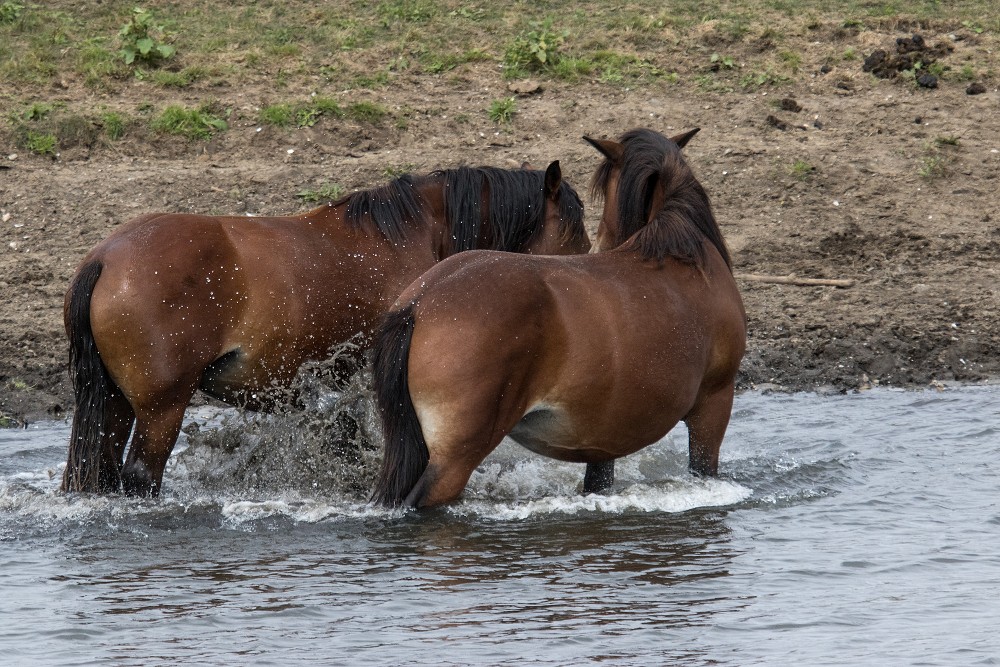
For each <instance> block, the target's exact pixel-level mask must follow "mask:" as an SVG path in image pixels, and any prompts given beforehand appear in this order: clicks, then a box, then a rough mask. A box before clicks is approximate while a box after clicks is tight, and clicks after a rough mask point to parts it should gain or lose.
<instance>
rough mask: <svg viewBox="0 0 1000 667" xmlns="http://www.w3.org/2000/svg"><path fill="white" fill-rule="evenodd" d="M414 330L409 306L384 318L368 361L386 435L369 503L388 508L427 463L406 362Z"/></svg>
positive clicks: (410, 486) (401, 498) (400, 498)
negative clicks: (372, 501)
mask: <svg viewBox="0 0 1000 667" xmlns="http://www.w3.org/2000/svg"><path fill="white" fill-rule="evenodd" d="M413 326H414V318H413V305H412V304H411V305H409V306H407V307H406V308H403V309H402V310H397V311H394V312H391V313H389V314H388V315H386V316H385V319H384V320H383V321H382V326H381V327H380V328H379V331H378V334H377V335H376V337H375V349H374V355H373V360H372V367H373V368H372V370H373V375H374V376H375V377H374V380H375V397H376V399H377V400H378V409H379V413H380V415H381V417H382V429H383V432H384V434H385V456H384V457H383V459H382V471H381V472H380V473H379V478H378V482H377V483H376V485H375V492H374V493H373V494H372V500H374V501H375V502H377V503H380V504H382V505H389V506H392V507H395V506H398V505H402V504H403V502H404V501H405V500H406V497H407V496H408V495H409V494H410V491H412V490H413V487H415V486H416V484H417V482H418V481H419V480H420V477H421V475H423V474H424V470H425V469H426V468H427V462H428V460H429V459H430V454H429V453H428V452H427V443H426V442H424V434H423V432H422V431H421V430H420V422H419V421H418V420H417V413H416V411H415V410H414V409H413V401H412V400H411V398H410V383H409V378H408V373H407V362H408V360H409V357H410V341H411V340H412V338H413Z"/></svg>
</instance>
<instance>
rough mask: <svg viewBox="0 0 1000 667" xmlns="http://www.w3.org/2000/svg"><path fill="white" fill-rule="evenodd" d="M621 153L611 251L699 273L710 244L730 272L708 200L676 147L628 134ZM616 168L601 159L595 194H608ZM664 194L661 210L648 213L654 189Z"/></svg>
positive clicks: (642, 132) (644, 133)
mask: <svg viewBox="0 0 1000 667" xmlns="http://www.w3.org/2000/svg"><path fill="white" fill-rule="evenodd" d="M619 141H620V143H621V144H622V146H623V148H624V151H623V154H622V157H621V171H620V172H619V175H618V192H617V195H618V211H617V213H618V229H617V232H618V238H616V239H614V245H615V247H622V248H623V249H626V250H635V251H637V252H639V253H640V254H641V256H642V257H643V259H655V260H657V261H663V259H664V258H665V257H673V258H675V259H678V260H680V261H682V262H686V263H689V264H693V265H695V266H698V267H701V266H703V264H704V262H705V248H704V245H703V240H704V239H706V238H707V239H708V240H709V241H711V242H712V244H713V245H714V246H715V247H716V249H717V250H718V251H719V254H720V255H722V259H724V260H725V262H726V264H727V265H728V266H729V267H730V269H731V268H732V260H731V258H730V256H729V251H728V250H727V249H726V243H725V241H724V240H723V238H722V230H720V229H719V225H718V223H716V221H715V216H714V215H713V214H712V205H711V202H710V201H709V199H708V194H707V193H706V192H705V189H704V188H703V187H702V185H701V183H699V182H698V179H697V178H695V176H694V173H693V172H692V171H691V168H690V167H689V166H688V165H687V162H685V160H684V156H683V155H682V154H681V149H680V147H679V146H678V145H677V144H675V143H674V142H673V141H671V140H670V139H668V138H666V137H664V136H663V135H661V134H659V133H658V132H654V131H653V130H648V129H644V128H640V129H635V130H630V131H628V132H626V133H625V134H624V135H622V136H621V138H620V139H619ZM614 167H615V163H614V162H613V161H612V160H610V159H605V160H604V162H603V163H601V166H600V167H598V169H597V172H596V173H595V174H594V181H593V185H592V191H593V193H594V194H595V195H596V196H598V197H602V196H604V195H605V193H606V192H607V188H608V184H609V181H610V179H611V174H612V172H613V170H614ZM656 187H662V188H663V191H664V195H665V197H664V203H663V207H662V208H661V209H660V210H659V211H651V210H649V209H650V206H651V205H652V201H653V196H654V194H655V188H656Z"/></svg>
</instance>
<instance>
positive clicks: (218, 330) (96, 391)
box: [62, 161, 590, 496]
mask: <svg viewBox="0 0 1000 667" xmlns="http://www.w3.org/2000/svg"><path fill="white" fill-rule="evenodd" d="M525 166H527V165H525ZM473 248H492V249H495V250H498V251H511V252H521V253H532V254H534V253H540V254H560V253H580V252H587V251H588V250H589V249H590V239H589V238H588V236H587V232H586V229H585V228H584V225H583V204H582V203H581V201H580V198H579V197H578V195H577V194H576V192H575V191H574V190H573V189H572V188H571V187H570V186H569V185H567V184H566V183H565V182H563V180H562V173H561V170H560V167H559V163H558V161H556V162H553V163H552V164H550V165H549V167H548V169H546V170H545V171H544V172H542V171H535V170H530V169H526V168H523V169H517V170H506V169H498V168H494V167H480V168H469V167H462V168H459V169H452V170H441V171H435V172H433V173H430V174H428V175H424V176H413V175H404V176H401V177H399V178H397V179H395V180H393V181H391V182H389V183H386V184H384V185H382V186H380V187H376V188H374V189H371V190H365V191H361V192H356V193H353V194H351V195H348V196H346V197H344V198H342V199H340V200H339V201H335V202H331V203H329V204H327V205H325V206H321V207H319V208H316V209H314V210H312V211H309V212H307V213H303V214H299V215H293V216H281V217H236V216H232V217H224V216H204V215H190V214H180V213H159V214H151V215H144V216H141V217H139V218H136V219H134V220H131V221H129V222H128V223H126V224H124V225H123V226H122V227H120V228H119V229H117V230H116V231H115V232H113V233H112V234H111V235H110V236H109V237H108V238H107V239H105V240H104V241H103V242H101V243H100V244H98V245H97V246H96V247H95V248H94V249H93V250H91V251H90V253H89V254H88V255H87V256H86V257H85V258H84V259H83V261H82V263H81V265H80V268H79V269H78V270H77V272H76V275H75V277H74V278H73V279H72V282H71V284H70V287H69V289H68V291H67V293H66V299H65V304H64V319H65V325H66V332H67V335H68V337H69V341H70V374H71V376H72V379H73V386H74V391H75V403H76V410H75V412H74V415H73V427H72V433H71V436H70V444H69V453H68V457H67V458H68V460H67V464H66V471H65V474H64V476H63V480H62V490H64V491H88V492H100V493H108V492H119V491H124V492H125V493H126V494H130V495H151V496H155V495H157V494H158V493H159V490H160V485H161V482H162V477H163V469H164V466H165V465H166V462H167V458H168V457H169V455H170V452H171V450H172V449H173V447H174V444H175V441H176V439H177V436H178V433H179V430H180V427H181V422H182V419H183V416H184V411H185V408H186V407H187V405H188V403H189V402H190V400H191V398H192V396H193V395H194V393H195V391H196V390H198V389H200V390H202V391H204V392H205V393H207V394H209V395H211V396H214V397H216V398H218V399H221V400H223V401H226V402H229V403H235V404H241V405H244V406H245V407H248V408H250V409H266V408H267V407H268V405H269V404H268V389H269V388H272V387H274V386H287V385H288V384H289V383H290V382H291V380H292V379H293V377H294V376H295V373H296V371H297V370H298V369H299V367H300V366H301V365H302V364H303V363H304V362H305V361H307V360H316V359H322V358H324V357H325V356H326V355H327V354H328V353H329V351H330V350H331V348H333V347H334V346H336V345H338V344H340V343H343V342H344V341H347V340H348V339H352V337H355V336H356V335H357V334H359V333H360V335H361V339H362V347H364V345H366V344H367V343H368V342H370V339H371V336H372V334H373V332H374V329H375V327H376V326H377V324H378V321H379V318H380V316H381V315H382V313H384V312H385V311H386V310H387V309H388V308H389V307H390V306H391V305H392V303H393V301H394V300H395V299H396V297H397V296H398V295H399V293H400V292H401V291H402V290H403V288H404V287H406V286H407V285H408V284H410V282H411V281H413V280H414V278H416V277H417V276H419V275H420V274H421V273H423V272H424V271H426V270H427V269H428V268H430V267H431V266H432V265H433V264H434V263H435V262H438V261H440V260H442V259H443V258H445V257H448V256H449V255H453V254H455V253H459V252H462V251H466V250H469V249H473ZM133 424H134V427H135V428H134V432H133ZM130 433H131V446H130V447H128V458H127V459H124V461H123V457H124V456H125V451H126V445H127V443H128V441H129V435H130Z"/></svg>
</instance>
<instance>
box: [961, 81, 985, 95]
mask: <svg viewBox="0 0 1000 667" xmlns="http://www.w3.org/2000/svg"><path fill="white" fill-rule="evenodd" d="M985 92H986V86H984V85H983V84H981V83H979V82H978V81H977V82H976V83H970V84H969V87H968V88H966V89H965V94H966V95H982V94H983V93H985Z"/></svg>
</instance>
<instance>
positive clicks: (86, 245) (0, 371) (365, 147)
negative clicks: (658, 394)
mask: <svg viewBox="0 0 1000 667" xmlns="http://www.w3.org/2000/svg"><path fill="white" fill-rule="evenodd" d="M902 34H903V33H894V32H889V31H886V32H885V33H883V34H879V33H873V32H865V33H861V34H860V35H854V36H851V35H848V36H846V37H845V36H844V35H835V36H831V37H830V38H831V39H834V38H835V39H841V40H847V41H845V42H844V45H845V46H846V45H849V44H850V45H853V46H854V47H855V48H857V50H858V53H859V54H868V53H870V52H872V51H873V50H874V49H875V48H879V47H882V48H887V47H888V46H889V45H891V44H893V42H894V40H895V38H896V37H898V36H900V35H902ZM924 35H925V38H926V39H927V41H928V42H930V43H939V42H942V41H950V43H951V46H952V47H953V50H952V51H950V52H949V53H948V55H947V56H945V60H946V59H953V61H954V62H955V63H956V64H957V63H960V62H962V61H963V59H965V60H969V59H972V58H981V59H985V60H986V61H988V60H989V58H990V56H989V55H987V54H986V53H985V50H986V49H987V47H989V46H990V45H988V44H985V45H984V44H982V43H980V42H979V41H978V38H977V36H975V35H971V34H970V35H952V36H948V35H945V34H940V35H938V34H933V33H924ZM956 37H957V39H956ZM851 40H853V41H851ZM751 46H752V45H751ZM747 48H748V49H751V50H750V51H748V52H746V53H743V54H741V59H747V60H749V59H752V57H753V53H752V48H751V47H750V46H748V47H747ZM731 50H732V49H731ZM802 50H803V52H805V53H806V54H807V55H808V53H809V45H808V44H803V45H802ZM807 62H808V61H807ZM824 70H827V71H824ZM985 83H986V84H987V85H986V91H985V92H984V93H982V94H978V95H969V94H967V92H966V88H967V85H968V82H961V83H960V82H957V81H942V82H941V83H940V85H939V87H937V88H936V89H926V88H919V87H917V86H916V85H915V84H914V83H913V82H908V81H903V80H900V79H898V78H897V79H892V80H879V79H875V78H873V77H872V76H871V75H869V74H866V73H864V72H862V71H861V61H860V60H854V61H844V62H836V63H834V64H833V66H832V67H830V66H829V65H827V67H825V68H823V69H820V67H819V62H817V63H816V65H815V66H812V65H808V64H807V65H804V66H803V70H802V72H801V74H800V76H799V77H798V79H797V80H796V81H794V82H791V83H789V84H786V85H783V86H780V87H767V88H762V89H759V90H754V91H745V90H738V92H726V91H716V92H706V91H704V90H702V89H700V88H699V87H698V86H697V85H695V84H694V83H693V82H691V81H689V80H682V81H681V82H680V83H677V84H672V83H667V82H662V83H655V84H652V85H648V86H643V87H642V88H641V89H637V90H629V89H626V88H624V87H609V86H607V85H600V84H596V83H595V84H589V83H583V84H579V83H578V84H573V85H568V84H562V83H558V82H546V81H543V82H542V89H541V90H540V91H538V92H535V93H532V94H529V95H523V96H520V97H519V98H518V100H517V115H516V116H515V119H514V122H513V123H512V124H511V125H509V126H497V125H495V124H493V123H491V122H490V121H489V119H488V118H487V116H486V113H485V111H484V110H485V108H486V107H487V106H489V104H490V102H491V101H493V100H495V99H498V98H501V97H504V96H508V95H511V94H512V93H510V92H509V91H508V89H507V86H508V82H506V81H504V80H502V79H501V78H500V76H499V74H498V73H497V71H496V68H495V66H490V65H489V64H477V65H470V66H467V68H466V69H464V70H461V71H460V72H458V74H457V75H456V73H455V72H452V73H450V74H449V75H448V79H447V80H445V79H440V78H436V77H427V76H424V77H412V78H406V77H405V76H404V77H402V78H401V79H400V80H399V81H398V82H396V83H395V84H394V85H392V86H390V87H386V88H384V89H380V90H361V91H347V92H340V91H338V92H337V93H336V95H337V97H338V98H339V99H341V100H342V101H343V102H348V101H355V100H363V99H366V100H373V101H377V102H379V103H381V104H384V105H386V106H387V107H388V108H390V109H391V110H393V111H394V112H395V113H397V116H396V117H397V118H400V117H404V116H402V114H405V119H406V127H405V128H403V129H401V128H400V127H398V126H397V123H395V122H393V121H392V120H387V121H386V122H385V123H383V124H382V125H381V126H371V125H367V124H363V123H356V122H353V121H348V120H331V119H322V120H321V121H320V122H319V123H318V124H317V125H316V126H314V127H311V128H305V129H297V130H279V129H275V128H270V127H263V128H262V127H261V126H260V125H259V124H258V123H257V120H256V118H257V111H258V107H259V105H260V104H261V101H262V100H264V99H268V91H267V90H265V89H261V90H253V89H246V88H240V89H221V90H219V89H213V90H212V91H211V96H213V97H216V98H218V99H220V100H221V101H222V103H223V104H224V105H225V106H231V107H232V108H233V109H234V111H233V115H232V117H231V118H230V129H229V131H228V132H225V133H224V134H222V135H220V136H218V137H216V138H215V139H213V140H212V141H210V142H197V141H195V142H188V141H186V140H183V139H177V138H172V137H157V136H150V135H142V136H138V135H136V136H133V135H130V136H127V137H126V138H125V139H124V140H122V141H119V142H115V143H113V144H108V143H106V142H100V141H96V140H93V139H92V138H90V139H88V138H87V137H85V136H84V137H81V139H80V143H78V144H77V145H72V146H66V145H64V146H61V149H60V154H59V156H58V157H57V158H56V159H50V158H45V157H38V156H34V155H31V154H26V152H25V151H19V150H17V149H15V148H14V147H13V142H12V139H11V137H9V136H7V137H5V136H3V135H2V134H0V152H2V155H0V158H2V159H0V217H2V222H0V300H2V303H3V305H4V307H3V309H2V311H0V413H3V414H6V415H9V416H13V417H16V418H17V419H19V420H35V419H40V418H52V417H59V416H62V415H63V414H64V413H66V412H67V411H69V410H71V409H72V394H71V390H70V386H69V382H68V378H67V374H66V358H67V346H66V342H65V339H64V333H63V327H62V300H63V293H64V291H65V289H66V286H67V284H68V281H69V279H70V276H71V275H72V273H73V271H74V269H75V267H76V265H77V263H78V262H79V260H80V259H81V257H82V256H83V255H84V253H85V252H86V251H87V250H88V249H90V248H91V247H92V246H94V245H95V244H96V243H98V242H99V241H100V240H101V239H102V238H104V237H105V236H106V235H107V234H108V233H109V232H111V230H113V229H114V228H115V227H116V226H117V225H120V224H122V223H123V222H125V221H126V220H128V219H129V218H131V217H134V216H136V215H138V214H140V213H145V212H150V211H192V212H203V213H210V214H222V213H236V214H243V213H248V214H260V213H264V214H266V213H286V212H294V211H298V210H304V209H307V208H309V207H311V204H306V203H304V202H302V201H301V200H300V199H299V198H297V197H296V193H297V192H299V191H301V190H303V189H305V188H316V187H318V186H319V185H321V184H323V183H329V182H334V183H339V184H341V185H342V186H344V187H345V188H346V189H347V190H351V189H356V188H364V187H370V186H372V185H376V184H378V183H381V182H383V181H385V180H386V179H387V178H388V176H387V173H390V172H387V170H399V169H407V170H411V171H415V172H422V171H428V170H432V169H435V168H441V167H451V166H455V165H457V164H460V163H466V164H471V165H480V164H490V165H498V166H513V165H516V164H519V163H520V162H521V161H522V160H529V161H531V162H532V163H533V164H535V165H536V166H544V165H545V164H546V163H547V162H548V161H549V160H553V159H559V160H561V161H562V166H563V173H564V176H565V177H566V179H567V180H568V181H569V182H570V183H571V184H573V185H574V186H575V187H576V188H577V189H578V190H579V191H580V192H581V194H584V195H585V193H586V191H587V189H588V185H589V180H590V176H591V173H592V171H593V169H594V168H595V167H596V165H597V164H598V161H599V156H598V154H597V153H596V152H595V151H594V150H593V149H592V148H590V147H589V146H587V145H586V144H585V143H584V142H583V141H582V140H581V138H580V137H581V135H583V134H588V135H593V136H615V135H617V134H619V133H621V132H622V131H624V130H627V129H629V128H632V127H635V126H648V127H652V128H654V129H657V130H660V131H662V132H665V133H668V132H674V131H680V130H684V129H688V128H691V127H700V128H701V129H702V131H701V133H700V134H699V135H698V136H697V137H696V138H695V139H694V140H693V141H692V142H691V144H690V145H689V146H688V148H687V149H686V152H687V155H688V157H689V159H690V162H691V164H692V165H693V167H694V169H695V171H696V173H697V174H698V175H699V177H700V179H701V180H702V182H703V183H704V185H705V187H706V189H707V190H708V192H709V194H710V195H711V196H712V198H713V203H714V206H715V209H716V214H717V217H718V219H719V220H720V222H721V223H722V225H723V230H724V232H725V234H726V237H727V240H728V242H729V244H730V247H731V249H732V251H733V254H734V259H735V267H736V271H737V273H738V274H740V275H741V276H742V275H743V274H768V275H780V276H787V275H794V276H798V277H810V278H836V279H851V280H853V281H855V282H854V285H853V286H852V287H849V288H834V287H809V286H795V285H776V284H768V283H760V282H752V281H749V280H747V279H745V278H742V277H741V278H740V285H741V288H742V290H743V295H744V299H745V302H746V307H747V313H748V317H749V323H750V328H749V330H750V333H749V336H750V339H749V348H748V352H747V355H746V357H745V360H744V363H743V371H742V374H741V383H742V385H743V386H744V387H752V386H756V387H765V388H766V387H772V388H774V387H784V388H790V389H818V388H823V389H829V388H833V389H835V390H849V389H856V388H865V387H868V386H871V385H873V384H883V385H895V386H908V387H912V386H926V385H927V384H929V383H934V382H950V381H962V382H977V381H985V380H988V379H990V378H993V377H996V376H997V374H998V371H1000V286H998V277H1000V275H998V270H1000V262H998V257H1000V213H998V212H997V210H996V208H997V204H998V202H1000V195H998V194H997V192H998V189H1000V179H998V175H1000V104H998V102H1000V95H998V92H997V90H996V86H995V84H994V83H991V82H989V81H986V82H985ZM61 86H64V87H59V88H57V89H55V90H54V91H53V94H52V96H53V97H54V98H55V99H57V100H60V101H63V102H65V103H66V104H67V105H74V104H76V105H80V106H86V105H91V106H93V105H94V104H97V103H103V104H111V105H114V104H121V105H123V106H124V107H129V106H130V107H131V108H135V107H136V106H137V105H138V104H139V103H140V102H143V101H146V102H151V103H153V104H154V105H162V104H166V103H173V102H181V103H187V104H196V103H198V102H199V101H200V100H201V99H202V97H203V94H202V93H199V91H197V90H190V91H188V90H186V91H184V92H183V93H177V92H171V91H164V90H162V89H157V88H155V87H153V86H150V85H148V84H143V83H141V82H135V83H133V84H130V85H129V86H128V87H126V88H124V89H123V90H122V91H121V92H120V95H119V96H117V97H115V98H114V99H111V98H105V99H97V98H95V96H94V94H93V93H92V92H90V91H87V90H86V89H84V88H83V87H82V86H79V85H78V84H76V83H74V82H72V81H70V82H62V83H61ZM309 92H310V91H308V90H303V91H299V94H300V96H301V98H302V99H304V98H305V96H306V95H307V94H308V93H309ZM322 94H329V93H327V92H323V93H322ZM284 95H285V96H286V97H288V98H294V97H295V91H291V92H288V91H286V92H285V93H284ZM784 98H787V99H790V100H794V101H795V103H794V104H792V103H790V102H785V103H784V104H782V103H781V102H780V100H782V99H784ZM796 107H801V109H800V110H795V108H796ZM956 140H957V145H955V144H956ZM797 162H798V164H799V168H798V170H797V171H796V170H795V169H793V165H794V164H796V163H797ZM585 199H587V200H588V202H589V199H588V198H587V197H586V196H585ZM597 217H598V207H597V206H596V205H594V204H593V203H590V205H589V206H588V210H587V219H588V224H589V225H590V226H591V228H592V229H593V228H594V226H595V225H596V222H597Z"/></svg>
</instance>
